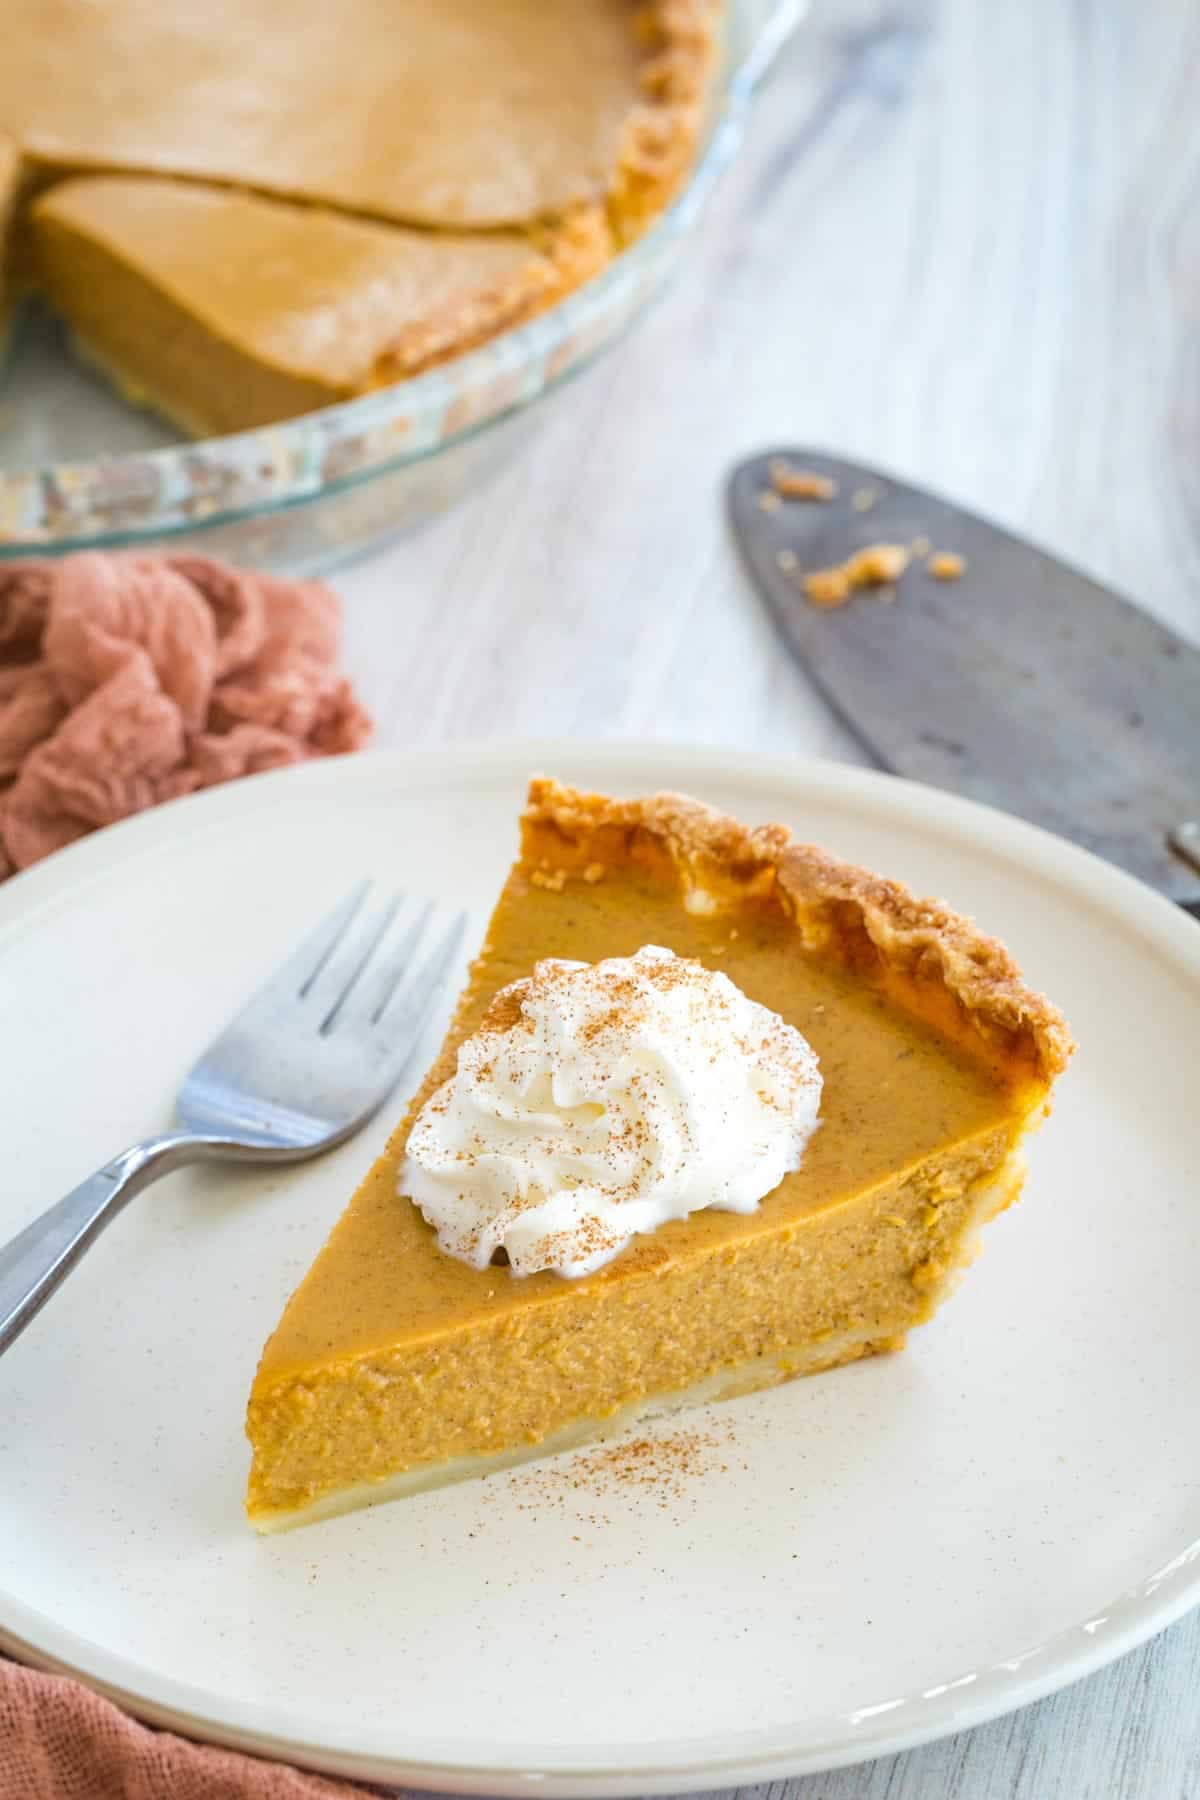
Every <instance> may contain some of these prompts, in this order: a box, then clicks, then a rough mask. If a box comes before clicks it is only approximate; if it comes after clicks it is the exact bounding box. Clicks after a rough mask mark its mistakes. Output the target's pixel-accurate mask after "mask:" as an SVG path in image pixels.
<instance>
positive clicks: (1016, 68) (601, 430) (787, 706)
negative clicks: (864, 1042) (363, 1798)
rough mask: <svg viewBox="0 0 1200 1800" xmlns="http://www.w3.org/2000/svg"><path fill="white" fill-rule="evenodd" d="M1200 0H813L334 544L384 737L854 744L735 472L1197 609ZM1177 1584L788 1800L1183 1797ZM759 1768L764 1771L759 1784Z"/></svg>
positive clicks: (1191, 1668)
mask: <svg viewBox="0 0 1200 1800" xmlns="http://www.w3.org/2000/svg"><path fill="white" fill-rule="evenodd" d="M1198 94H1200V5H1198V4H1195V3H1189V0H1157V4H1147V3H1146V0H1091V3H1090V4H1089V3H1088V0H941V3H940V4H938V3H937V0H930V3H928V4H922V0H910V3H909V4H897V5H894V6H889V5H887V4H885V3H884V0H816V11H815V12H814V15H813V19H812V22H811V24H810V26H809V27H808V29H807V30H806V32H804V33H803V34H802V36H801V38H800V40H799V41H798V42H797V43H796V45H795V46H794V48H793V49H792V50H791V51H790V52H789V54H788V56H787V59H786V61H785V64H784V66H783V67H782V68H781V69H780V71H779V73H778V74H777V76H776V78H775V80H774V82H773V83H772V86H771V89H770V91H769V93H768V94H767V96H766V97H765V99H764V101H763V104H762V106H761V109H760V111H759V114H758V117H757V119H756V122H755V127H754V130H753V133H752V138H751V142H750V144H749V146H748V147H747V150H746V152H745V153H744V155H743V157H742V159H741V161H740V163H739V165H738V167H737V168H736V169H735V171H734V173H733V175H732V176H731V177H730V179H729V180H728V181H727V183H726V185H725V187H724V188H723V190H722V192H721V194H720V196H719V199H718V201H717V204H716V206H715V208H714V209H713V211H712V213H711V214H710V216H709V219H708V221H707V224H706V228H705V230H704V233H703V238H702V241H701V243H700V244H699V245H698V246H697V248H696V251H695V253H694V254H693V255H692V257H691V259H690V261H689V262H688V264H687V265H686V268H685V272H684V274H683V276H682V278H681V279H680V280H679V281H678V282H677V283H676V285H675V287H674V288H673V290H672V291H671V292H670V294H669V295H668V296H667V298H666V300H665V301H664V302H663V303H662V304H661V305H660V306H659V308H658V309H657V311H656V312H655V313H654V314H653V315H652V316H651V317H649V318H648V319H646V320H645V321H643V323H642V324H641V326H640V327H639V329H638V330H637V332H636V333H635V335H634V337H633V338H632V339H631V340H630V341H629V342H628V343H627V344H625V345H623V346H622V347H621V348H620V349H618V351H617V352H616V353H615V354H613V355H612V356H610V357H608V358H607V359H606V360H605V361H603V363H602V364H601V365H599V366H598V367H596V368H595V369H594V370H592V371H591V373H590V374H589V375H587V376H586V377H585V378H584V379H583V380H582V381H580V382H579V383H578V384H577V385H576V386H575V387H574V388H573V389H572V390H570V391H569V392H567V393H565V394H563V395H562V396H560V398H559V400H558V401H557V402H556V404H555V405H554V406H553V407H552V408H550V409H549V410H548V413H547V418H546V422H545V424H544V427H543V429H542V431H541V434H540V436H539V437H538V438H536V439H535V440H534V442H533V443H532V444H531V445H530V446H528V447H527V449H526V451H525V453H524V454H523V456H522V459H521V460H520V461H519V462H517V463H515V464H514V465H513V466H511V467H510V468H509V469H508V470H507V471H506V472H504V473H503V474H501V475H500V476H498V477H497V478H495V479H493V480H492V481H491V482H490V483H489V484H488V485H487V486H486V487H485V488H483V489H481V490H480V491H479V492H478V493H477V494H476V495H474V496H473V497H472V498H471V499H470V500H469V502H467V503H466V504H464V505H461V506H459V507H458V508H457V510H455V511H454V512H453V513H452V514H450V515H449V516H447V517H445V518H444V519H442V520H440V521H438V522H437V523H436V524H434V525H433V526H431V527H428V528H426V529H425V530H423V531H422V532H420V533H418V534H416V535H415V536H412V537H409V538H407V539H405V540H403V541H402V542H399V543H397V544H395V545H394V546H392V547H391V548H389V549H388V550H386V551H385V552H383V553H381V554H379V555H377V556H375V557H373V558H371V559H370V560H368V561H365V562H361V563H359V564H358V565H357V566H355V567H353V568H350V569H348V570H346V571H344V572H343V574H342V576H341V578H340V581H339V585H340V586H341V588H342V591H343V592H344V594H345V596H346V599H347V602H348V607H347V610H348V615H349V623H348V660H349V663H350V667H351V669H352V671H353V672H354V674H355V676H356V677H357V679H358V681H359V683H360V685H361V687H362V690H363V692H364V694H365V695H366V698H367V699H368V701H369V702H370V704H371V705H372V707H373V708H374V710H375V712H376V714H377V716H378V719H379V721H380V726H381V731H380V736H381V740H382V741H384V742H389V743H404V744H420V743H437V742H441V741H444V740H446V739H450V738H457V737H463V736H481V735H498V734H503V735H506V736H511V735H522V736H540V735H552V736H554V735H576V736H591V737H595V736H604V737H631V736H636V737H643V738H655V739H673V740H676V741H696V742H701V741H705V742H718V743H728V744H731V745H738V746H751V747H761V748H763V749H770V750H773V751H777V752H785V753H786V752H788V751H794V752H797V753H805V752H806V753H818V754H824V755H832V756H849V757H853V756H854V755H855V751H854V748H853V746H852V744H851V742H850V741H849V740H848V739H847V737H846V736H845V734H844V733H843V732H842V731H841V730H840V728H839V727H838V726H837V725H836V724H835V723H834V722H833V721H832V720H831V718H830V717H829V716H828V714H827V712H826V710H825V708H824V706H823V704H822V703H821V702H820V700H819V699H818V698H817V696H816V695H815V694H814V693H813V692H811V691H810V689H809V687H808V685H807V684H806V682H805V680H804V678H803V677H802V676H801V675H800V674H799V673H797V671H796V670H795V669H794V668H793V667H792V666H791V665H790V663H789V662H788V661H787V660H786V658H785V657H784V656H783V655H782V654H781V651H780V648H779V646H778V644H777V642H776V639H775V637H774V636H773V634H772V630H771V628H770V627H769V625H768V622H767V620H766V618H765V617H764V615H763V613H762V612H761V611H760V608H759V606H758V604H757V603H756V601H755V599H754V597H753V595H752V594H751V593H750V592H749V591H748V589H747V587H746V585H745V583H744V581H743V580H742V578H741V575H740V573H739V570H738V567H737V565H736V562H735V558H734V555H733V552H732V550H731V547H730V544H729V542H728V539H727V536H726V533H725V529H724V525H723V522H722V518H721V513H720V509H719V504H718V495H719V488H720V483H721V480H722V476H723V472H724V471H725V469H726V468H727V466H728V465H729V464H730V463H731V462H732V461H733V460H734V459H735V458H737V457H738V456H739V455H741V454H743V453H745V452H748V451H751V450H753V449H756V448H759V447H761V446H763V445H764V444H766V443H768V442H779V441H793V442H798V443H808V444H810V445H813V446H821V445H824V446H827V447H828V448H830V449H832V450H835V451H838V450H840V451H845V452H847V453H849V454H856V455H859V456H861V457H862V458H863V459H865V460H868V461H870V460H876V461H879V462H881V463H883V464H885V465H888V466H891V467H892V468H894V469H895V470H896V471H897V472H898V473H901V474H904V475H907V476H909V477H911V478H912V479H914V480H917V481H926V482H928V483H929V484H931V485H933V486H936V487H939V488H942V489H944V490H945V491H946V492H948V493H951V494H954V495H957V496H959V497H961V498H962V499H963V500H964V501H966V502H967V503H969V504H971V503H973V504H976V505H978V506H979V507H981V508H982V509H984V510H986V511H987V512H989V513H991V514H992V515H994V516H996V517H998V518H1000V519H1001V520H1004V521H1006V522H1009V523H1011V524H1013V525H1015V526H1017V527H1018V528H1024V529H1026V530H1028V531H1029V532H1030V533H1031V534H1032V535H1034V536H1036V537H1038V538H1040V539H1042V540H1043V541H1044V542H1046V543H1047V544H1049V545H1050V546H1052V547H1054V548H1057V549H1059V550H1061V551H1062V552H1064V553H1065V554H1066V555H1068V556H1070V557H1071V558H1072V559H1073V560H1075V561H1077V562H1079V563H1081V564H1083V565H1085V566H1086V567H1088V568H1090V569H1091V570H1092V571H1094V572H1095V573H1096V574H1098V575H1099V576H1101V577H1102V578H1106V579H1109V580H1111V581H1112V582H1114V583H1115V584H1116V585H1118V586H1122V587H1125V588H1126V589H1128V590H1130V591H1132V592H1134V593H1136V594H1137V595H1138V596H1139V597H1140V598H1141V599H1142V600H1143V601H1144V602H1145V603H1146V604H1147V605H1149V606H1151V607H1154V608H1156V609H1158V610H1159V611H1160V612H1161V613H1162V615H1163V616H1164V617H1165V618H1168V619H1170V620H1172V621H1173V622H1174V623H1176V625H1177V626H1179V627H1181V628H1182V629H1184V630H1185V631H1188V632H1190V633H1191V634H1193V635H1195V636H1198V637H1200V102H1198V100H1197V95H1198ZM1198 1696H1200V1614H1193V1615H1192V1616H1191V1617H1190V1618H1189V1619H1187V1620H1185V1621H1184V1622H1183V1623H1182V1624H1179V1625H1177V1626H1175V1627H1174V1628H1173V1629H1172V1630H1171V1631H1168V1632H1167V1633H1165V1634H1164V1635H1163V1636H1162V1637H1160V1638H1158V1639H1157V1640H1156V1641H1155V1642H1153V1643H1151V1644H1150V1645H1148V1646H1147V1647H1146V1648H1145V1649H1144V1650H1142V1651H1140V1652H1136V1653H1135V1654H1133V1655H1131V1656H1128V1657H1126V1658H1125V1659H1124V1660H1123V1661H1122V1662H1121V1663H1119V1664H1118V1665H1116V1666H1115V1667H1114V1668H1112V1669H1111V1670H1109V1671H1108V1672H1106V1673H1104V1674H1101V1675H1098V1676H1095V1677H1093V1678H1091V1679H1090V1680H1088V1681H1085V1682H1083V1683H1081V1684H1079V1685H1078V1686H1076V1687H1074V1688H1072V1689H1070V1690H1068V1691H1067V1692H1065V1693H1063V1694H1060V1695H1059V1696H1058V1697H1056V1698H1054V1699H1051V1700H1048V1701H1045V1702H1043V1703H1042V1704H1041V1705H1039V1706H1036V1707H1033V1708H1030V1709H1028V1710H1027V1711H1025V1712H1022V1713H1018V1714H1016V1715H1014V1716H1012V1717H1010V1718H1007V1719H1003V1720H1000V1721H998V1722H997V1723H995V1724H993V1725H990V1726H987V1727H985V1728H983V1729H981V1730H978V1731H975V1732H972V1733H969V1734H964V1735H962V1736H960V1737H957V1738H953V1739H950V1740H949V1741H947V1742H945V1743H942V1744H938V1745H934V1746H931V1747H929V1748H926V1749H923V1750H917V1751H913V1752H911V1753H909V1754H907V1755H904V1756H900V1757H895V1758H891V1759H888V1760H886V1761H882V1762H878V1763H874V1764H870V1765H863V1766H860V1767H858V1768H855V1769H852V1770H847V1771H843V1772H842V1773H840V1774H836V1775H831V1776H817V1777H810V1778H808V1779H806V1780H800V1781H796V1782H792V1783H788V1784H786V1785H785V1786H782V1787H779V1788H776V1789H772V1790H770V1791H771V1792H772V1793H777V1794H779V1795H781V1796H782V1795H786V1796H787V1800H817V1797H818V1796H819V1800H885V1796H886V1800H948V1797H949V1796H956V1797H959V1800H961V1797H963V1796H967V1797H969V1800H1001V1797H1003V1800H1016V1797H1018V1796H1019V1797H1020V1800H1090V1797H1092V1796H1096V1797H1103V1800H1107V1797H1108V1796H1120V1797H1121V1800H1184V1797H1190V1796H1193V1795H1197V1794H1200V1698H1198ZM767 1791H768V1790H766V1789H763V1790H760V1792H761V1793H762V1794H764V1795H765V1794H766V1793H767Z"/></svg>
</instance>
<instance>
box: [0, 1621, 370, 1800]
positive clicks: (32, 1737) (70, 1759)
mask: <svg viewBox="0 0 1200 1800" xmlns="http://www.w3.org/2000/svg"><path fill="white" fill-rule="evenodd" d="M380 1791H381V1790H380V1789H378V1788H362V1787H357V1786H351V1785H349V1784H348V1783H346V1782H344V1781H335V1780H333V1779H332V1778H326V1777H325V1776H323V1775H304V1774H301V1772H300V1770H299V1769H289V1768H285V1767H284V1765H283V1764H282V1763H268V1762H259V1761H257V1759H256V1758H254V1757H252V1756H241V1755H239V1754H238V1752H237V1751H234V1750H214V1749H210V1748H208V1747H206V1746H204V1745H201V1744H191V1743H188V1742H187V1740H186V1739H185V1738H180V1737H176V1736H175V1735H174V1733H172V1732H169V1731H153V1730H151V1729H150V1728H149V1727H148V1726H146V1725H138V1724H136V1723H135V1722H134V1720H133V1719H129V1718H126V1716H125V1714H124V1713H123V1712H121V1711H119V1710H118V1708H117V1707H115V1706H113V1705H112V1704H111V1703H110V1702H109V1701H107V1700H104V1699H102V1698H101V1697H100V1695H99V1694H93V1693H92V1691H91V1689H90V1688H86V1687H84V1686H83V1685H82V1683H80V1682H78V1681H71V1680H69V1679H68V1678H67V1677H66V1676H64V1675H43V1674H40V1673H38V1672H37V1671H35V1670H33V1669H25V1668H21V1667H19V1666H18V1665H17V1664H16V1663H12V1662H6V1661H5V1660H4V1658H3V1657H0V1800H364V1796H365V1795H368V1794H377V1793H379V1792H380Z"/></svg>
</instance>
